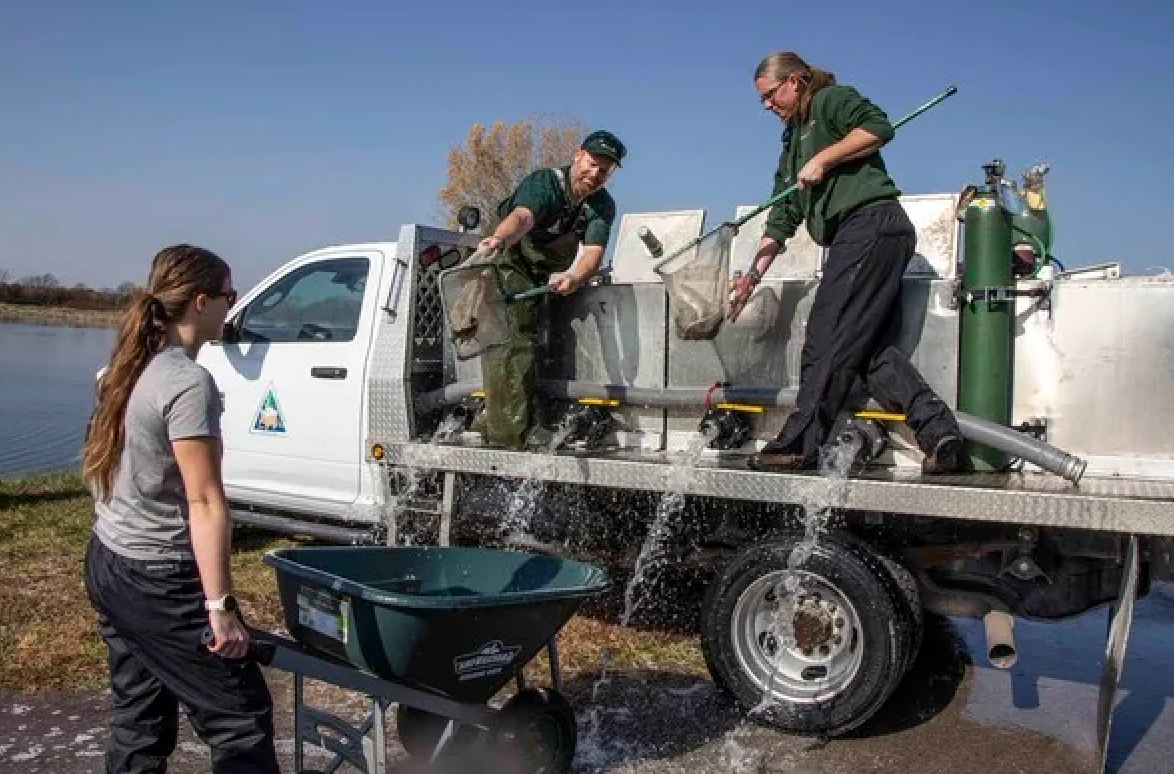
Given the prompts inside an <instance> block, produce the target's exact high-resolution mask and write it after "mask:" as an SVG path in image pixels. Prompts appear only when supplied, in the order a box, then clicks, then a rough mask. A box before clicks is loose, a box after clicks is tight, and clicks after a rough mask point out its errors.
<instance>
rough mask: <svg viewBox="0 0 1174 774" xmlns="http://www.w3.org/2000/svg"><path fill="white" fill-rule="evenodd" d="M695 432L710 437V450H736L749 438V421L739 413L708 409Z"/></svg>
mask: <svg viewBox="0 0 1174 774" xmlns="http://www.w3.org/2000/svg"><path fill="white" fill-rule="evenodd" d="M697 432H699V433H701V434H702V435H705V436H709V437H710V441H709V448H711V449H722V450H725V449H737V448H738V447H739V446H741V445H742V444H744V443H746V440H747V439H748V438H750V419H749V417H748V416H747V415H746V414H745V413H743V412H741V411H730V410H728V409H720V410H719V409H710V410H708V411H706V412H705V416H703V417H702V418H701V423H700V424H698V425H697Z"/></svg>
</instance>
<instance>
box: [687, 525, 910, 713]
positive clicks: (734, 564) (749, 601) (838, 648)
mask: <svg viewBox="0 0 1174 774" xmlns="http://www.w3.org/2000/svg"><path fill="white" fill-rule="evenodd" d="M801 540H802V535H801V534H799V533H787V534H785V535H783V536H780V537H779V538H778V539H777V540H776V541H775V542H770V543H760V544H756V545H751V546H748V547H746V548H744V549H743V550H742V551H740V552H739V553H738V554H737V555H736V556H735V557H734V558H733V559H732V560H731V561H730V563H729V564H728V565H726V567H725V568H724V569H723V571H722V572H721V573H719V575H718V576H717V578H715V580H714V581H713V583H711V584H710V586H709V589H708V590H707V592H706V595H705V601H704V603H703V609H702V620H701V646H702V652H703V653H704V656H705V661H706V664H707V666H708V667H709V672H710V674H711V675H712V677H713V679H714V682H715V683H716V684H717V685H718V687H719V688H721V689H722V690H724V691H725V692H727V693H728V694H730V695H732V696H733V697H734V699H735V700H736V701H737V702H738V704H739V705H740V706H741V708H742V709H743V710H745V711H747V712H749V713H750V715H751V719H753V720H755V721H756V722H759V723H762V724H764V725H768V726H772V727H775V728H779V729H781V730H784V731H787V732H791V733H800V734H822V735H827V736H836V735H841V734H845V733H848V732H849V731H852V730H853V729H855V728H857V727H858V726H860V725H861V724H862V723H864V722H865V721H866V720H868V719H869V718H870V717H871V716H872V715H873V714H874V713H875V712H876V711H877V710H878V709H880V707H881V706H882V705H883V704H884V702H885V701H886V700H887V699H888V698H889V696H890V695H891V694H892V692H893V690H895V688H896V686H897V684H898V683H899V682H900V681H901V679H902V678H903V677H904V675H905V672H906V670H907V668H908V666H909V664H910V663H911V661H912V656H911V652H912V651H913V649H914V647H915V641H916V631H917V628H918V627H917V626H916V623H915V620H914V615H913V612H912V608H911V606H910V604H909V603H908V602H907V600H906V597H905V595H904V594H903V593H902V591H901V589H900V587H899V586H898V583H897V581H896V580H894V576H893V575H892V574H891V573H890V571H889V569H888V568H887V567H886V566H885V564H884V562H883V561H882V560H881V558H880V557H879V556H877V554H876V553H875V552H874V551H873V550H872V549H871V548H869V547H868V546H867V545H866V544H865V543H863V542H862V541H860V540H858V539H857V538H855V537H853V536H851V535H849V534H846V533H834V532H833V533H825V534H823V535H821V536H820V537H819V539H818V541H817V542H816V544H815V546H814V549H813V550H812V551H811V552H810V554H809V555H808V556H806V557H805V558H801V559H798V560H797V563H796V566H795V567H793V568H792V567H789V566H788V560H789V558H790V557H791V553H792V551H793V550H794V549H795V547H796V546H797V545H798V544H799V543H800V541H801ZM789 572H791V573H798V575H797V576H795V577H800V576H801V577H802V578H803V581H802V584H801V585H800V587H799V589H798V591H799V592H805V591H807V592H811V591H814V592H816V593H817V594H818V596H817V595H816V593H812V594H811V595H810V596H808V598H807V602H805V603H804V604H805V605H814V607H813V608H805V609H814V611H815V614H813V615H811V616H808V618H807V620H808V621H812V620H816V616H822V618H821V619H820V620H819V622H818V625H819V626H822V627H823V628H821V629H819V630H818V631H819V634H812V633H811V632H810V631H809V632H808V634H805V635H804V638H805V643H804V644H806V645H810V644H812V643H815V645H813V646H812V648H811V649H810V651H809V652H803V644H798V639H797V637H796V644H794V645H793V646H790V647H789V646H788V644H787V642H786V641H785V639H784V641H783V642H779V637H784V638H785V637H786V635H785V634H784V633H781V630H780V631H776V630H774V629H770V630H761V629H762V627H761V626H760V624H761V623H762V621H763V620H764V619H763V618H762V616H763V615H765V613H764V612H763V611H762V607H761V606H760V605H754V604H753V602H754V601H756V600H759V599H761V600H763V601H766V602H770V601H771V596H772V595H773V596H774V598H775V599H778V596H779V595H778V594H777V593H776V592H777V591H778V589H779V588H780V587H781V582H780V579H782V578H785V577H786V574H787V573H789ZM783 596H786V597H787V598H788V601H789V602H792V603H793V602H794V599H795V596H796V595H795V594H792V593H790V592H789V591H788V590H786V589H784V590H783ZM740 600H742V601H743V604H742V605H739V602H740ZM812 600H814V602H813V601H812ZM756 610H757V612H755V611H756ZM837 610H838V611H839V614H838V615H837V614H836V612H835V611H837ZM829 611H831V612H829ZM775 615H776V617H777V614H775ZM795 620H797V619H795V618H794V617H793V618H792V622H794V621H795ZM829 620H830V621H832V622H833V623H832V628H828V627H829V624H828V621H829ZM774 625H777V621H776V622H775V623H774V624H772V626H774ZM841 626H842V627H843V628H842V629H840V628H834V627H841ZM792 629H794V627H793V626H792ZM735 630H737V640H736V641H735V636H736V635H735ZM756 632H757V633H756ZM830 636H835V637H837V639H836V641H835V643H834V644H832V643H831V642H830V641H829V640H828V639H827V638H828V637H830ZM816 647H818V651H817V650H816ZM824 649H827V650H829V651H830V654H828V655H824V652H823V651H824ZM775 656H778V657H779V658H778V660H775V659H774V657H775ZM817 657H818V660H817ZM784 660H785V661H786V662H787V663H786V665H785V666H779V664H780V662H781V661H784ZM821 669H822V670H823V671H822V674H821V672H820V670H821ZM824 678H827V680H828V684H827V686H824V685H823V679H824ZM768 688H769V689H770V691H771V701H769V702H767V701H764V698H765V697H766V696H767V693H766V692H767V690H768Z"/></svg>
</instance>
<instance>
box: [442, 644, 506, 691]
mask: <svg viewBox="0 0 1174 774" xmlns="http://www.w3.org/2000/svg"><path fill="white" fill-rule="evenodd" d="M521 650H522V646H521V645H505V644H503V643H502V641H501V640H494V641H492V642H487V643H485V644H484V645H482V646H481V647H480V648H478V649H477V651H476V652H474V653H466V654H465V655H463V656H457V657H456V658H454V659H453V660H452V668H453V672H455V673H456V674H457V675H458V679H459V680H462V681H463V680H476V679H477V678H480V677H490V676H492V675H498V674H501V672H502V670H503V669H505V668H506V667H508V666H509V665H510V664H512V663H513V661H514V659H515V658H517V657H518V653H519V652H521Z"/></svg>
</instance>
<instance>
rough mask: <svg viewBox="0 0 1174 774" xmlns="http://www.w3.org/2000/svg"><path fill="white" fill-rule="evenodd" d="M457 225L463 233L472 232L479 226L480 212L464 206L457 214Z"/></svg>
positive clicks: (472, 207) (469, 206)
mask: <svg viewBox="0 0 1174 774" xmlns="http://www.w3.org/2000/svg"><path fill="white" fill-rule="evenodd" d="M457 224H458V225H460V227H461V228H462V229H464V230H465V231H472V230H473V229H475V228H477V226H478V225H480V224H481V210H479V209H477V208H476V207H474V206H472V205H465V206H464V207H461V209H460V210H459V211H458V212H457Z"/></svg>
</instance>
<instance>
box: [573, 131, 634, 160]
mask: <svg viewBox="0 0 1174 774" xmlns="http://www.w3.org/2000/svg"><path fill="white" fill-rule="evenodd" d="M579 147H580V148H582V149H583V150H585V151H587V152H588V153H594V154H595V155H596V156H603V157H604V158H609V159H611V160H612V161H614V162H615V163H616V166H620V162H622V161H623V160H624V156H626V155H627V153H628V149H627V148H625V147H624V144H623V143H622V142H620V138H618V137H616V136H615V135H614V134H612V133H611V132H607V131H603V130H600V131H597V132H592V133H591V134H589V135H587V136H586V137H585V138H583V144H582V145H580V146H579Z"/></svg>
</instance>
